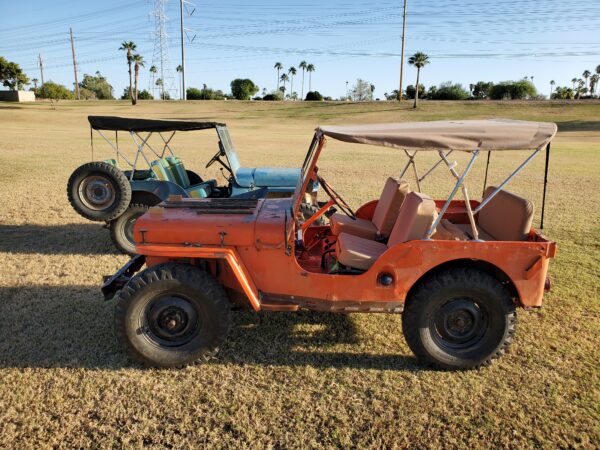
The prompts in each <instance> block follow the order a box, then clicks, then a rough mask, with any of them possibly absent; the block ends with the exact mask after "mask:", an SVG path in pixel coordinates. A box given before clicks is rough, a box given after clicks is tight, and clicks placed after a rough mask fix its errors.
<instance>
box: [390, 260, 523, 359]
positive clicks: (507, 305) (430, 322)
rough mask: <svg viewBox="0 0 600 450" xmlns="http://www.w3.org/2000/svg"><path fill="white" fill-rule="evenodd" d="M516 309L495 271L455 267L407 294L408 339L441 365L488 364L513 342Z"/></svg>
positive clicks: (405, 324) (404, 325)
mask: <svg viewBox="0 0 600 450" xmlns="http://www.w3.org/2000/svg"><path fill="white" fill-rule="evenodd" d="M516 322H517V313H516V311H515V304H514V302H513V300H512V299H511V296H510V294H509V292H508V291H507V289H506V288H505V287H504V286H503V285H502V284H501V283H500V282H499V281H498V280H497V279H496V278H494V277H493V276H492V275H490V274H489V273H487V272H484V271H481V270H478V269H473V268H454V269H448V270H445V271H443V272H439V273H437V274H434V275H432V276H431V277H429V278H428V279H427V280H425V281H424V282H423V283H421V284H420V286H418V287H417V288H416V290H415V292H414V293H413V294H412V295H411V297H410V298H409V299H407V302H406V305H405V308H404V313H403V317H402V329H403V332H404V336H405V338H406V342H407V343H408V346H409V347H410V349H411V350H412V351H413V352H414V354H415V355H416V356H417V358H418V359H419V360H421V361H422V362H424V363H426V364H429V365H433V366H435V367H438V368H441V369H448V370H455V369H474V368H479V367H482V366H486V365H489V364H490V363H491V362H492V360H494V359H495V358H498V357H499V356H501V355H502V354H503V353H504V352H505V351H506V350H507V349H508V347H509V346H510V344H511V342H512V339H513V336H514V334H515V329H516Z"/></svg>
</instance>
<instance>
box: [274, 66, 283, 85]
mask: <svg viewBox="0 0 600 450" xmlns="http://www.w3.org/2000/svg"><path fill="white" fill-rule="evenodd" d="M273 67H274V68H275V69H277V89H279V71H280V70H281V69H283V64H281V63H280V62H276V63H275V65H274V66H273Z"/></svg>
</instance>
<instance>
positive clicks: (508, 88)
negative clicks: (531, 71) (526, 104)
mask: <svg viewBox="0 0 600 450" xmlns="http://www.w3.org/2000/svg"><path fill="white" fill-rule="evenodd" d="M536 95H537V91H536V89H535V86H534V85H533V84H532V83H531V82H530V81H528V80H519V81H503V82H501V83H498V84H496V85H494V86H492V88H491V89H490V92H489V96H490V98H491V99H492V100H505V99H510V100H523V99H526V98H532V97H535V96H536Z"/></svg>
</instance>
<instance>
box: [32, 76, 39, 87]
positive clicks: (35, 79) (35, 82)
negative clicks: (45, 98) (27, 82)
mask: <svg viewBox="0 0 600 450" xmlns="http://www.w3.org/2000/svg"><path fill="white" fill-rule="evenodd" d="M38 81H39V80H38V79H37V78H32V79H31V82H32V83H33V89H34V90H37V84H38Z"/></svg>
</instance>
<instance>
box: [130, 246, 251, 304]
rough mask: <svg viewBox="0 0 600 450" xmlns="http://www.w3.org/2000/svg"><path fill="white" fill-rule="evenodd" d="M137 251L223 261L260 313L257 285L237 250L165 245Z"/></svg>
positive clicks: (170, 256) (147, 253) (150, 254)
mask: <svg viewBox="0 0 600 450" xmlns="http://www.w3.org/2000/svg"><path fill="white" fill-rule="evenodd" d="M136 250H137V252H138V253H139V254H141V255H146V256H148V257H153V256H156V257H160V258H201V259H222V260H225V261H226V262H227V264H229V267H230V268H231V271H232V272H233V274H234V276H235V278H236V280H237V281H238V283H240V286H241V287H242V289H243V290H244V293H245V294H246V296H247V297H248V300H249V301H250V305H251V306H252V308H253V309H254V310H255V311H260V309H261V307H260V300H259V294H258V290H257V289H256V285H255V284H254V281H253V280H252V277H251V276H250V273H249V272H248V270H247V269H246V266H245V265H244V263H243V262H242V260H241V258H240V257H239V255H238V252H237V250H236V249H235V248H232V247H216V248H215V247H212V248H211V247H193V246H189V247H183V246H179V245H164V244H137V245H136Z"/></svg>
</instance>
